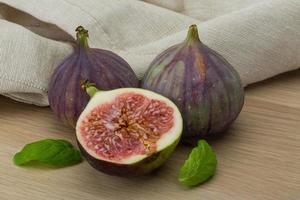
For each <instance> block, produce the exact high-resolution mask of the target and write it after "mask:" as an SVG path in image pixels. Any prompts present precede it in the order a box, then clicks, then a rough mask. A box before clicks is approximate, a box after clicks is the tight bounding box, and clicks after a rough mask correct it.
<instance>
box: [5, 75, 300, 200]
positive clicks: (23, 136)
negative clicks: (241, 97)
mask: <svg viewBox="0 0 300 200" xmlns="http://www.w3.org/2000/svg"><path fill="white" fill-rule="evenodd" d="M44 138H64V139H67V140H69V141H72V142H73V143H74V144H75V136H74V132H73V131H72V130H70V129H69V128H67V127H65V126H63V125H62V124H61V123H60V122H59V121H58V120H56V119H55V118H54V116H53V114H52V112H51V111H50V109H49V108H39V107H36V106H32V105H25V104H22V103H16V102H14V101H12V100H9V99H7V98H5V97H0V141H1V142H0V199H1V200H2V199H3V200H6V199H9V200H14V199H16V200H17V199H18V200H19V199H22V200H35V199H38V200H48V199H49V200H50V199H51V200H60V199H66V200H68V199H70V200H77V199H78V200H79V199H80V200H85V199H89V200H94V199H95V200H96V199H97V200H100V199H111V200H114V199H126V200H133V199H164V200H175V199H176V200H177V199H188V200H202V199H203V200H210V199H211V200H223V199H224V200H225V199H226V200H236V199H238V200H244V199H245V200H296V199H300V70H298V71H293V72H289V73H287V74H283V75H280V76H278V77H275V78H273V79H271V80H267V81H264V82H262V83H259V84H255V85H252V86H250V87H248V88H247V93H246V103H245V106H244V109H243V111H242V113H241V115H240V116H239V118H238V119H237V121H236V122H235V123H234V125H233V126H232V127H231V128H230V130H229V131H228V133H227V135H226V136H225V137H224V138H222V139H220V140H217V141H215V142H213V147H214V149H215V151H216V152H217V156H218V161H219V165H218V169H217V173H216V175H215V177H214V178H213V179H211V180H210V181H209V182H207V183H206V184H204V185H201V186H199V187H196V188H194V189H186V188H184V187H182V186H181V185H180V184H179V183H178V182H177V174H178V170H179V168H180V166H181V165H182V163H183V161H184V159H185V158H186V157H187V155H188V153H189V151H190V148H189V147H183V146H180V147H179V148H178V149H177V150H176V152H175V153H174V154H173V156H172V158H171V159H170V160H169V161H168V162H167V163H166V164H165V165H164V166H163V167H162V168H161V169H160V170H158V171H157V172H155V173H153V174H150V175H148V176H144V177H138V178H132V179H126V178H119V177H111V176H108V175H105V174H102V173H101V172H98V171H96V170H94V169H93V168H91V167H90V166H89V165H88V164H87V162H83V163H81V164H79V165H76V166H72V167H68V168H63V169H44V168H30V167H26V168H22V167H17V166H14V165H13V163H12V161H11V159H12V157H13V155H14V153H15V152H17V151H18V150H19V149H21V148H22V147H23V145H24V144H26V143H29V142H32V141H35V140H40V139H44Z"/></svg>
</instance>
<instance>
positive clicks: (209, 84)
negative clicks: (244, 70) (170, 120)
mask: <svg viewBox="0 0 300 200" xmlns="http://www.w3.org/2000/svg"><path fill="white" fill-rule="evenodd" d="M142 88H145V89H148V90H152V91H155V92H157V93H160V94H162V95H164V96H166V97H168V98H169V99H171V100H172V101H173V102H174V103H175V104H176V105H177V106H178V108H179V110H180V111H181V114H182V116H183V121H184V132H183V140H184V141H193V140H194V141H195V140H196V139H200V138H205V139H207V138H210V137H215V136H219V135H221V134H220V133H223V132H224V131H225V130H226V129H228V127H229V126H230V125H231V124H232V123H233V122H234V120H235V119H236V118H237V116H238V114H239V113H240V111H241V109H242V107H243V104H244V89H243V86H242V83H241V80H240V77H239V74H238V73H237V72H236V71H235V69H234V68H233V67H232V66H231V65H230V64H229V63H228V62H227V61H226V60H225V59H224V58H223V57H222V56H221V55H220V54H218V53H217V52H215V51H214V50H212V49H210V48H209V47H207V46H206V45H204V44H203V43H202V42H201V41H200V40H199V36H198V30H197V26H196V25H191V26H190V28H189V32H188V36H187V38H186V40H185V41H184V42H183V43H180V44H177V45H174V46H172V47H170V48H169V49H167V50H165V51H163V52H162V53H161V54H159V55H158V56H157V57H156V58H155V59H154V60H153V62H152V63H151V64H150V67H149V69H148V71H147V72H146V74H145V76H144V78H143V80H142Z"/></svg>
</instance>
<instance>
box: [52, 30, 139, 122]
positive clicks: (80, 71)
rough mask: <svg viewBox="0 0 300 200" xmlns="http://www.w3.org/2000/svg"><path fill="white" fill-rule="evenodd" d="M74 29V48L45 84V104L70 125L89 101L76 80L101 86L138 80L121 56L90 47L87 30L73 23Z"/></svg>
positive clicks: (125, 84)
mask: <svg viewBox="0 0 300 200" xmlns="http://www.w3.org/2000/svg"><path fill="white" fill-rule="evenodd" d="M76 32H77V33H76V37H77V43H76V45H75V47H74V51H73V53H72V54H71V55H70V56H68V57H67V58H66V59H65V60H64V61H63V62H62V63H61V64H60V65H59V66H58V67H57V68H56V69H55V71H54V73H53V75H52V77H51V80H50V83H49V88H48V99H49V104H50V107H51V108H52V110H53V111H54V113H55V115H56V116H57V117H58V118H60V119H61V120H62V121H63V122H64V123H65V124H67V125H70V126H71V127H74V128H75V125H76V121H77V119H78V117H79V115H80V113H81V112H82V110H83V109H84V107H85V106H86V104H87V103H88V101H89V96H88V95H87V94H86V93H85V92H84V91H82V90H81V88H80V80H86V79H88V80H90V81H92V82H93V83H95V84H96V86H97V87H100V88H101V89H102V90H111V89H116V88H121V87H137V86H138V84H139V81H138V78H137V76H136V75H135V73H134V72H133V70H132V69H131V67H130V66H129V64H128V63H127V62H126V61H125V60H124V59H122V58H121V57H120V56H118V55H116V54H115V53H113V52H111V51H108V50H103V49H96V48H90V47H89V45H88V31H87V30H85V29H84V28H83V27H82V26H79V27H77V29H76Z"/></svg>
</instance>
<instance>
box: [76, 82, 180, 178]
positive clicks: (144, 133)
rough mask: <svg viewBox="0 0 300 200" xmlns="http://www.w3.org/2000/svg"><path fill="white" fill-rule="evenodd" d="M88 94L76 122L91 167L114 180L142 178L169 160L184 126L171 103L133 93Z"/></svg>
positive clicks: (93, 90) (92, 91)
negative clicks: (136, 176)
mask: <svg viewBox="0 0 300 200" xmlns="http://www.w3.org/2000/svg"><path fill="white" fill-rule="evenodd" d="M86 90H87V92H88V93H89V94H90V96H92V98H91V100H90V101H89V103H88V105H87V106H86V108H85V110H84V111H83V112H82V113H81V115H80V117H79V119H78V121H77V125H76V137H77V141H78V144H79V148H80V149H81V151H82V154H83V155H84V156H85V158H86V159H87V161H88V162H89V163H90V164H91V165H92V166H93V167H94V168H96V169H98V170H100V171H102V172H105V173H107V174H110V175H118V176H131V175H139V174H145V173H148V172H150V171H152V170H154V169H155V168H157V167H159V166H160V165H162V164H163V163H164V162H165V161H166V159H167V158H168V157H169V156H170V155H171V153H172V152H173V150H174V149H175V147H176V145H177V144H178V142H179V140H180V136H181V133H182V124H183V122H182V117H181V114H180V112H179V110H178V108H177V107H176V105H175V104H174V103H173V102H172V101H170V100H169V99H167V98H166V97H163V96H161V95H159V94H157V93H154V92H151V91H148V90H144V89H137V88H121V89H115V90H111V91H97V88H95V87H94V86H93V85H86Z"/></svg>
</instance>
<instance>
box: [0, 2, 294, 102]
mask: <svg viewBox="0 0 300 200" xmlns="http://www.w3.org/2000/svg"><path fill="white" fill-rule="evenodd" d="M193 23H196V24H197V25H198V26H199V32H200V33H199V34H200V37H201V40H202V41H203V42H204V43H206V44H207V45H208V46H210V47H211V48H213V49H215V50H216V51H218V52H219V53H220V54H222V55H223V56H224V57H225V58H226V59H227V60H228V61H229V62H230V63H231V64H232V65H233V66H234V67H235V69H236V70H237V71H238V72H239V74H240V76H241V78H242V81H243V84H244V85H245V86H246V85H248V84H250V83H253V82H257V81H260V80H263V79H266V78H268V77H271V76H274V75H276V74H279V73H282V72H285V71H289V70H293V69H297V68H299V67H300V0H226V1H225V0H165V1H163V0H147V1H138V0H85V1H82V0H2V1H1V0H0V28H1V30H0V93H1V94H3V95H6V96H9V97H11V98H14V99H16V100H19V101H22V102H26V103H32V104H36V105H41V106H45V105H48V101H47V85H48V81H49V79H50V76H51V74H52V72H53V70H54V69H55V67H56V66H57V64H58V63H59V62H61V61H62V59H63V58H64V57H65V56H67V55H68V54H70V53H71V52H72V47H71V44H70V43H72V42H74V39H73V37H72V36H74V30H75V28H76V27H77V26H78V25H83V26H84V27H85V28H87V29H88V30H89V33H90V46H92V47H97V48H104V49H109V50H112V51H114V52H116V53H118V54H119V55H120V56H122V57H123V58H125V59H126V60H127V61H128V62H129V64H130V65H131V66H132V68H133V69H134V71H135V72H136V74H137V75H138V76H139V77H142V76H143V73H144V72H145V70H146V69H147V67H148V66H149V63H150V62H151V60H152V59H153V58H154V57H155V56H156V55H157V54H158V53H159V52H161V51H162V50H164V49H166V48H167V47H169V46H171V45H173V44H176V43H179V42H181V41H182V40H183V39H184V38H185V35H186V32H187V28H188V26H189V25H190V24H193Z"/></svg>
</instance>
